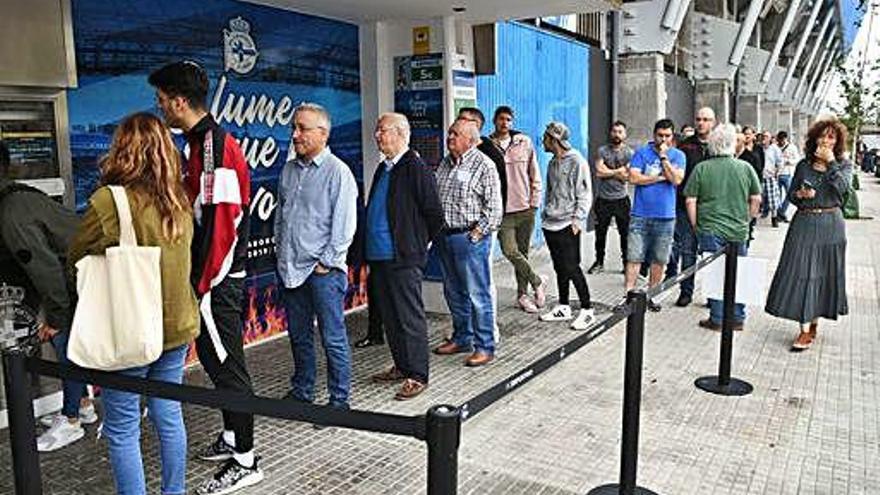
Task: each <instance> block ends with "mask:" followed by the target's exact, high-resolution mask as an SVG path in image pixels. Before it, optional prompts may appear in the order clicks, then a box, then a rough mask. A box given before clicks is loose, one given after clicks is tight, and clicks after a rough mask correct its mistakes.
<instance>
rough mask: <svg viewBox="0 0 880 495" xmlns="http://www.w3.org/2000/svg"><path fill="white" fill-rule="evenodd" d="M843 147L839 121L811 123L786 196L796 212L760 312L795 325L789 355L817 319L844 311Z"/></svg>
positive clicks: (810, 339) (814, 329)
mask: <svg viewBox="0 0 880 495" xmlns="http://www.w3.org/2000/svg"><path fill="white" fill-rule="evenodd" d="M846 144H847V131H846V127H845V126H844V125H843V124H842V123H841V122H840V121H838V120H837V119H834V118H830V119H824V120H819V121H817V122H815V123H814V124H813V125H812V126H811V127H810V129H809V131H808V132H807V142H806V146H805V149H804V156H805V157H804V159H803V160H801V161H800V162H799V163H798V164H797V167H796V169H795V173H794V177H793V179H792V181H791V187H790V188H789V191H788V199H789V200H790V201H791V203H792V204H794V205H795V206H796V207H797V212H796V213H795V215H794V218H793V219H792V222H791V225H790V226H789V228H788V232H787V233H786V236H785V244H784V245H783V248H782V255H781V256H780V258H779V265H778V266H777V268H776V272H775V273H774V275H773V281H772V283H771V284H770V291H769V293H768V294H767V304H766V307H765V311H767V313H769V314H771V315H774V316H778V317H780V318H785V319H787V320H793V321H796V322H797V323H798V325H799V332H798V335H797V338H795V340H794V342H793V343H792V346H791V348H792V350H793V351H803V350H806V349H809V348H810V346H812V344H813V343H814V342H815V340H816V338H817V335H818V329H819V318H827V319H830V320H836V319H837V317H838V316H841V315H846V314H847V313H848V312H849V309H848V306H847V297H846V224H845V223H844V220H843V212H842V207H843V203H844V195H845V194H846V192H847V190H848V189H849V186H850V182H851V180H852V174H853V170H852V168H853V167H852V164H851V163H850V161H849V160H848V159H847V158H846ZM789 146H790V145H789Z"/></svg>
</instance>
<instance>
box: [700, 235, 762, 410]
mask: <svg viewBox="0 0 880 495" xmlns="http://www.w3.org/2000/svg"><path fill="white" fill-rule="evenodd" d="M739 246H740V244H739V243H736V242H730V243H728V244H727V246H725V248H724V250H725V253H724V255H725V260H724V315H723V321H722V322H721V357H720V359H719V360H718V375H717V376H704V377H700V378H697V380H696V381H695V382H694V385H696V387H697V388H699V389H700V390H703V391H706V392H709V393H712V394H716V395H725V396H728V397H734V396H741V395H749V394H750V393H752V386H751V385H750V384H748V383H747V382H745V381H743V380H738V379H736V378H731V376H730V368H731V361H732V360H733V323H734V322H733V312H734V305H735V301H736V263H737V258H738V256H739Z"/></svg>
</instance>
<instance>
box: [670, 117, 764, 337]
mask: <svg viewBox="0 0 880 495" xmlns="http://www.w3.org/2000/svg"><path fill="white" fill-rule="evenodd" d="M736 135H737V133H736V127H735V126H734V125H733V124H720V125H718V126H717V127H716V128H715V129H714V130H713V131H712V133H711V134H710V135H709V140H708V142H707V145H708V152H709V154H710V155H711V156H713V158H711V159H709V160H706V161H703V162H701V163H700V164H699V165H697V167H696V168H695V169H694V171H693V173H692V174H691V177H690V179H689V180H688V183H687V186H686V187H685V189H684V195H685V198H686V199H685V203H686V205H687V213H688V220H689V221H690V223H691V225H692V226H693V227H694V229H695V230H696V232H697V245H698V246H699V250H700V253H714V252H716V251H718V250H719V249H722V248H723V247H724V246H726V245H727V244H728V243H730V242H736V243H739V255H740V256H745V255H746V241H747V240H748V237H749V222H750V221H751V219H752V218H754V217H755V216H757V214H758V208H760V206H761V183H760V181H759V180H758V174H756V173H755V170H754V169H753V168H752V167H751V165H749V164H748V163H747V162H745V161H743V160H739V159H736V158H734V154H735V153H736V140H737V136H736ZM722 317H723V306H722V301H720V300H718V299H709V318H707V319H705V320H701V321H700V326H701V327H703V328H708V329H710V330H720V329H721V320H722ZM745 318H746V314H745V307H744V305H742V304H737V305H736V309H735V311H734V325H733V327H734V329H735V330H742V329H743V322H744V321H745Z"/></svg>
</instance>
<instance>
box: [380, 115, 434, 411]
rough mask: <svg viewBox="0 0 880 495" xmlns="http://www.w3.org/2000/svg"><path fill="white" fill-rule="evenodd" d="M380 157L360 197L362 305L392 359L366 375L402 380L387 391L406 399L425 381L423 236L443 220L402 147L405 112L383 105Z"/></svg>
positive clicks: (416, 163) (428, 179) (418, 166)
mask: <svg viewBox="0 0 880 495" xmlns="http://www.w3.org/2000/svg"><path fill="white" fill-rule="evenodd" d="M375 137H376V145H377V146H378V148H379V151H381V152H382V154H383V155H384V160H382V162H381V163H380V164H379V167H378V168H377V169H376V174H375V175H374V176H373V186H372V188H371V190H370V197H369V201H368V202H367V222H366V223H367V225H366V231H367V235H366V259H367V261H368V262H369V264H370V281H369V283H370V284H371V285H374V286H376V287H370V291H371V293H374V294H381V297H377V298H375V299H371V300H370V311H371V312H372V311H379V313H380V314H381V319H382V321H383V322H384V324H385V331H386V333H387V334H388V347H389V349H390V350H391V357H392V359H393V360H394V365H393V366H391V367H390V368H388V369H387V370H385V371H382V372H380V373H377V374H375V375H373V381H375V382H379V383H396V382H402V383H401V386H400V389H399V390H398V392H397V394H396V395H395V396H394V398H395V399H397V400H409V399H412V398H413V397H416V396H417V395H419V394H421V393H422V392H423V391H424V390H425V389H426V388H427V387H428V324H427V321H426V320H425V306H424V303H423V302H422V278H423V270H424V266H425V262H426V260H427V251H428V244H429V243H430V242H431V240H432V239H433V238H434V237H435V236H436V235H437V234H438V233H440V230H441V229H442V228H443V207H442V206H441V205H440V196H439V195H438V194H437V183H436V181H435V179H434V173H433V172H432V171H431V169H430V168H429V167H428V166H427V165H426V164H425V162H424V161H422V159H421V157H419V155H418V153H416V152H415V151H412V150H410V149H409V137H410V128H409V122H408V121H407V119H406V116H404V115H401V114H399V113H386V114H383V115H382V116H380V117H379V121H378V122H377V123H376V132H375Z"/></svg>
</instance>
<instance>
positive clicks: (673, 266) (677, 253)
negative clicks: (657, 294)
mask: <svg viewBox="0 0 880 495" xmlns="http://www.w3.org/2000/svg"><path fill="white" fill-rule="evenodd" d="M679 261H681V270H682V271H684V270H687V269H688V268H690V267H692V266H694V265H695V264H696V263H697V235H696V233H695V232H694V228H693V227H692V226H691V222H690V220H688V216H687V210H676V212H675V234H674V236H673V241H672V253H671V254H670V255H669V263H667V264H666V277H667V278H671V277H674V276H676V275H678V264H679ZM681 294H682V295H687V296H690V297H693V295H694V277H688V278H686V279H684V280H682V281H681Z"/></svg>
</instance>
